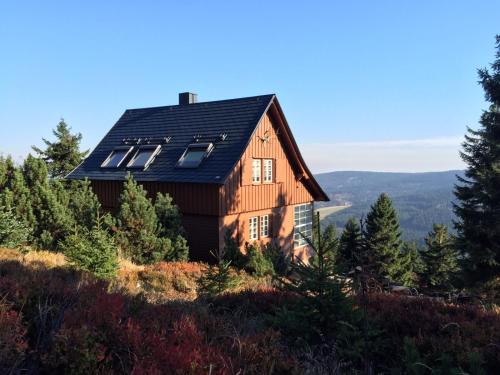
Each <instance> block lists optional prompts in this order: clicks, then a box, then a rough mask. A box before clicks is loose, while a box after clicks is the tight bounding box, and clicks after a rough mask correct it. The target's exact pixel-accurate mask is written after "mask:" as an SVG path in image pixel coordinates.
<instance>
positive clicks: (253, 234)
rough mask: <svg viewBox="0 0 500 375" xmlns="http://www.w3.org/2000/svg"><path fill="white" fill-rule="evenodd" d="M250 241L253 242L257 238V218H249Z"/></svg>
mask: <svg viewBox="0 0 500 375" xmlns="http://www.w3.org/2000/svg"><path fill="white" fill-rule="evenodd" d="M249 238H250V241H255V240H257V239H258V238H259V218H258V217H257V216H255V217H251V218H250V236H249Z"/></svg>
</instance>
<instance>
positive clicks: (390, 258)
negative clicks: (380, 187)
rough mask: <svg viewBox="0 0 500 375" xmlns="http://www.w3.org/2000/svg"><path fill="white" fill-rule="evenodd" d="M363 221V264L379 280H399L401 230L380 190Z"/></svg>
mask: <svg viewBox="0 0 500 375" xmlns="http://www.w3.org/2000/svg"><path fill="white" fill-rule="evenodd" d="M365 225H366V227H365V233H364V239H365V240H364V244H365V248H364V256H365V257H366V261H365V264H369V265H370V266H369V267H370V268H371V269H370V270H369V271H371V273H372V274H373V275H375V276H376V277H377V278H378V279H379V280H381V281H382V280H384V279H388V280H390V281H392V282H400V281H401V280H399V279H398V275H400V274H401V271H402V270H401V269H400V268H399V267H400V265H399V261H398V260H399V258H400V256H401V245H402V241H401V231H400V229H399V219H398V215H397V213H396V210H395V209H394V207H393V205H392V201H391V199H390V198H389V196H388V195H386V194H381V195H380V197H379V198H378V199H377V201H376V202H375V204H374V205H372V206H371V209H370V212H369V213H368V215H367V217H366V223H365Z"/></svg>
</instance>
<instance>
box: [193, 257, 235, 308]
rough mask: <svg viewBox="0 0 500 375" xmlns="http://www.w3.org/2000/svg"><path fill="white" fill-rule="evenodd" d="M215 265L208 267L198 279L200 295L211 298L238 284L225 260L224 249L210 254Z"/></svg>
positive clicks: (229, 263) (228, 263) (229, 262)
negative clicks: (215, 261) (214, 260)
mask: <svg viewBox="0 0 500 375" xmlns="http://www.w3.org/2000/svg"><path fill="white" fill-rule="evenodd" d="M212 255H213V256H214V258H215V259H216V260H217V265H210V266H208V269H207V270H206V272H205V273H204V274H203V275H202V276H201V277H200V278H199V279H198V285H199V291H200V295H202V296H204V297H209V298H213V297H215V296H218V295H220V294H222V293H224V292H226V291H227V290H230V289H232V288H236V287H237V286H238V285H239V284H240V278H239V277H238V275H236V274H234V273H232V272H231V268H230V265H231V261H228V260H226V257H225V254H224V249H223V248H221V249H219V250H218V251H217V252H212Z"/></svg>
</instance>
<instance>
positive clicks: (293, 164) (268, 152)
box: [92, 101, 328, 260]
mask: <svg viewBox="0 0 500 375" xmlns="http://www.w3.org/2000/svg"><path fill="white" fill-rule="evenodd" d="M254 159H262V160H264V159H266V160H272V173H273V175H272V181H270V182H263V181H261V182H260V183H253V182H252V161H253V160H254ZM139 182H140V183H141V184H142V185H143V187H144V189H145V190H146V191H147V192H148V195H149V196H150V197H151V198H154V197H155V196H156V194H157V193H158V192H161V193H168V194H170V195H171V196H172V197H173V200H174V202H175V203H176V204H177V205H178V206H179V209H180V211H181V212H182V215H183V224H184V227H185V229H186V232H187V240H188V243H189V246H190V250H191V257H192V258H193V259H202V260H208V259H209V253H210V251H211V250H214V249H215V248H218V247H222V246H224V235H225V233H226V231H228V230H229V231H230V232H231V233H232V235H233V237H234V238H236V239H237V240H238V242H239V244H240V245H241V248H242V250H243V249H244V245H245V243H249V242H253V241H250V239H249V230H250V229H249V219H250V218H252V217H261V216H262V215H269V221H270V226H269V227H270V231H269V232H270V233H269V236H267V237H265V238H259V242H262V243H268V242H269V241H278V242H279V244H280V245H281V247H282V249H283V250H284V251H286V252H288V253H290V252H293V253H294V254H295V255H298V256H300V257H306V255H307V254H308V252H309V249H307V247H306V246H302V247H301V248H298V249H294V241H293V232H294V207H295V206H296V205H298V204H304V203H311V202H313V201H314V200H315V199H317V200H327V199H328V198H327V197H326V196H325V195H324V193H323V192H322V190H321V188H319V186H318V185H317V183H316V182H315V181H314V178H313V176H312V175H311V173H310V172H309V170H308V169H307V167H306V166H305V163H304V161H303V159H302V157H301V156H300V152H299V151H298V148H297V145H296V143H295V141H294V139H293V136H292V134H291V132H290V129H289V127H288V125H287V124H286V120H285V118H284V115H283V113H282V112H281V109H280V107H279V104H277V101H274V102H272V103H271V105H270V106H269V108H268V109H267V110H266V111H265V112H264V114H263V116H262V117H261V119H260V121H259V123H258V125H257V126H256V128H255V131H254V133H253V135H252V136H251V137H250V139H249V140H248V144H247V146H246V148H245V149H244V152H243V154H242V156H241V158H240V159H239V160H238V161H237V163H236V164H235V165H234V167H233V169H232V170H231V172H230V173H229V175H228V176H227V177H226V179H225V180H224V181H223V183H218V184H215V183H213V184H208V183H179V182H172V183H171V182H147V181H144V182H141V181H139ZM122 186H123V182H122V181H105V180H93V181H92V187H93V189H94V191H95V192H96V194H97V195H98V197H99V199H100V201H101V203H102V205H103V206H104V207H105V208H106V209H108V210H111V211H112V210H116V209H117V208H118V202H119V196H120V194H121V190H122Z"/></svg>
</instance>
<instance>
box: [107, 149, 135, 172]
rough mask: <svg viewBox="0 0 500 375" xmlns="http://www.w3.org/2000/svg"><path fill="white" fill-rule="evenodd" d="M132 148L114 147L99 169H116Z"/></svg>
mask: <svg viewBox="0 0 500 375" xmlns="http://www.w3.org/2000/svg"><path fill="white" fill-rule="evenodd" d="M133 148H134V147H133V146H119V147H115V148H114V149H113V151H111V153H110V154H109V155H108V157H107V158H106V160H104V161H103V163H102V164H101V168H118V167H119V166H120V165H121V164H122V162H123V161H124V160H125V158H126V157H127V155H128V154H130V152H131V151H132V149H133Z"/></svg>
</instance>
